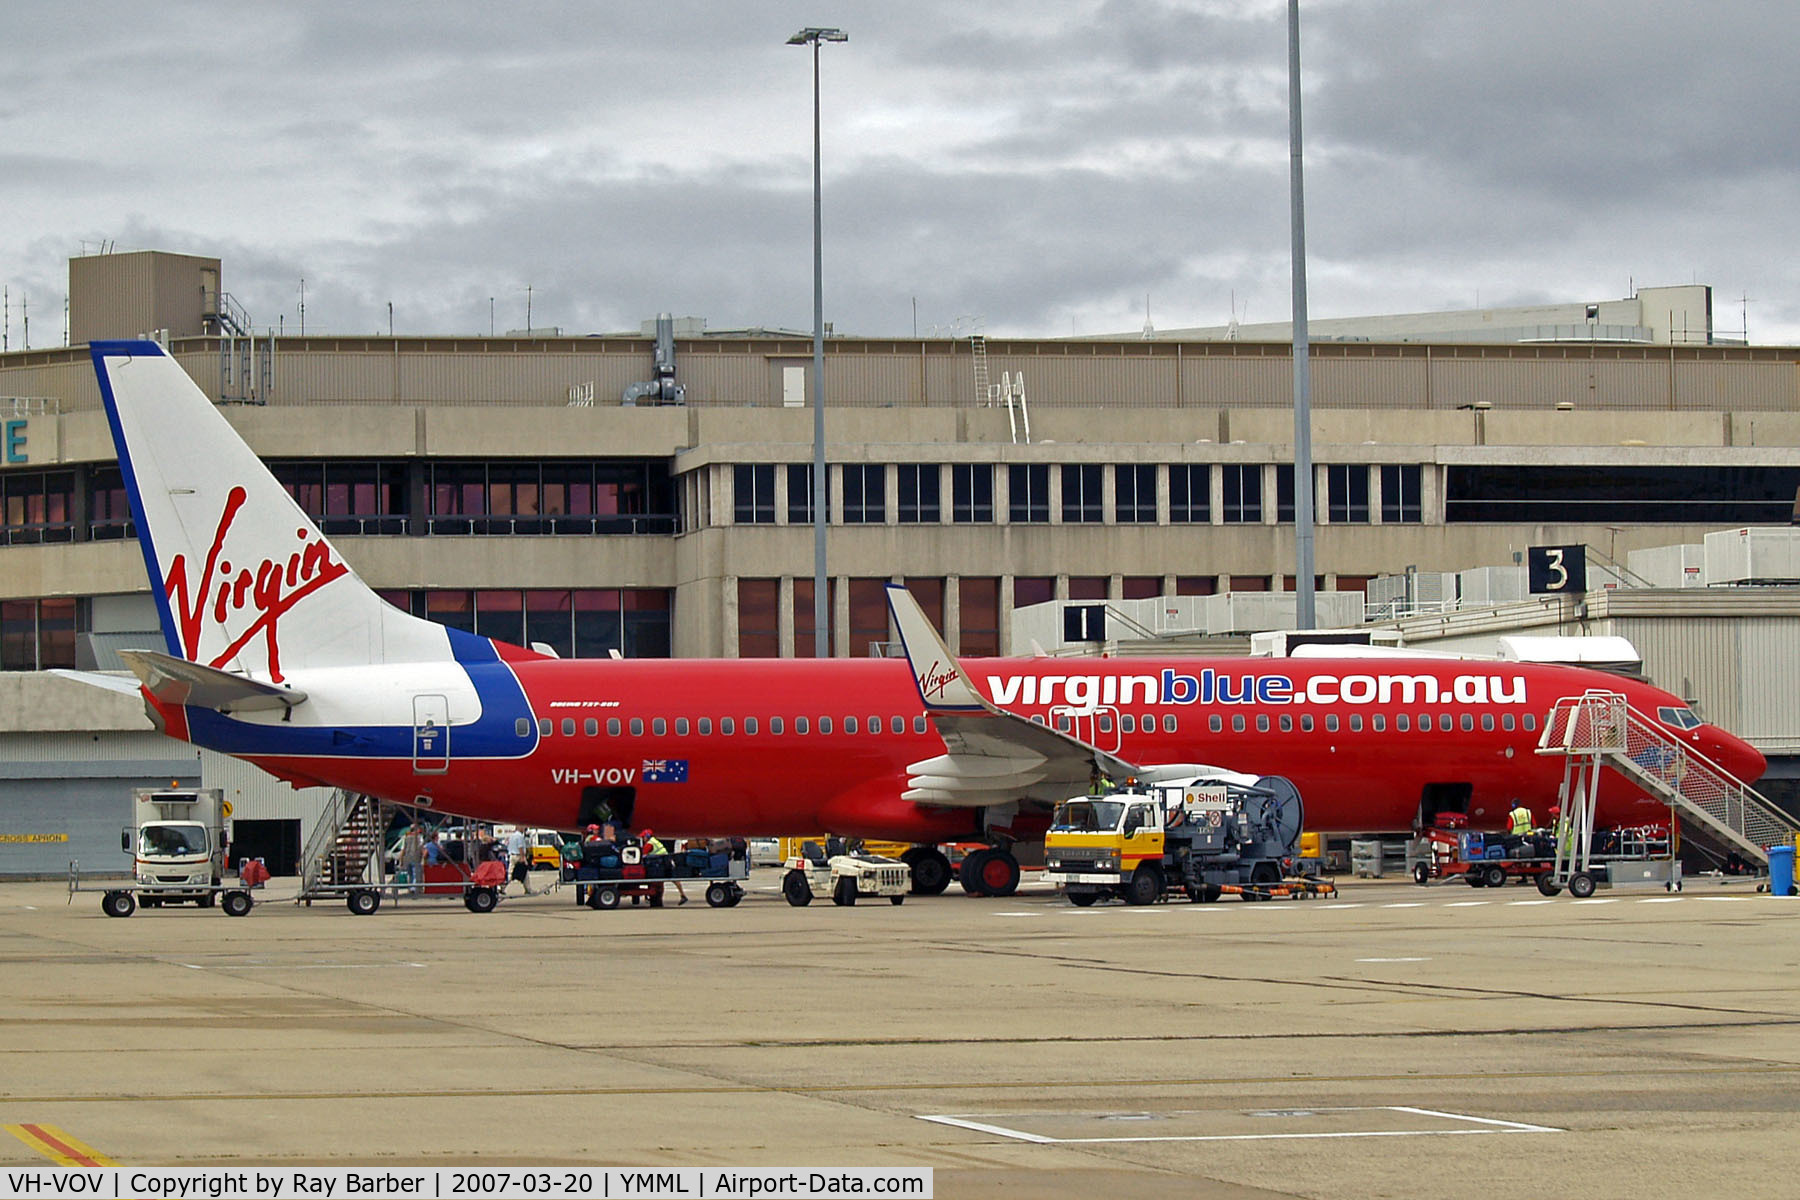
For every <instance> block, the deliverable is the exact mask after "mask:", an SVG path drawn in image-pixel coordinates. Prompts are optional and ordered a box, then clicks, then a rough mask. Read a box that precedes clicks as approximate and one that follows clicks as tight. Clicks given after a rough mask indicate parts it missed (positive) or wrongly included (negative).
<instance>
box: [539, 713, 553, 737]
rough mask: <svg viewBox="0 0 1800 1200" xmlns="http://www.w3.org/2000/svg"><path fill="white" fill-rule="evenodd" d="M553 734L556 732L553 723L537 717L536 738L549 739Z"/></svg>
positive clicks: (547, 718) (548, 719) (546, 718)
mask: <svg viewBox="0 0 1800 1200" xmlns="http://www.w3.org/2000/svg"><path fill="white" fill-rule="evenodd" d="M555 732H556V725H555V723H553V722H552V721H551V720H550V718H549V717H539V718H538V736H539V737H549V736H550V735H551V734H553V733H555Z"/></svg>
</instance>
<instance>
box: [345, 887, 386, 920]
mask: <svg viewBox="0 0 1800 1200" xmlns="http://www.w3.org/2000/svg"><path fill="white" fill-rule="evenodd" d="M344 907H346V908H348V909H349V910H350V911H351V912H353V913H355V914H356V915H357V916H359V917H366V916H368V915H369V914H370V913H372V912H374V911H375V910H376V909H378V908H380V907H381V893H380V892H372V891H370V890H368V889H367V888H358V889H356V890H355V891H354V892H351V893H350V894H349V895H348V896H346V897H344Z"/></svg>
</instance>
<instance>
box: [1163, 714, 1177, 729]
mask: <svg viewBox="0 0 1800 1200" xmlns="http://www.w3.org/2000/svg"><path fill="white" fill-rule="evenodd" d="M1176 728H1177V722H1176V720H1175V714H1174V713H1164V714H1163V732H1164V733H1174V732H1175V730H1176Z"/></svg>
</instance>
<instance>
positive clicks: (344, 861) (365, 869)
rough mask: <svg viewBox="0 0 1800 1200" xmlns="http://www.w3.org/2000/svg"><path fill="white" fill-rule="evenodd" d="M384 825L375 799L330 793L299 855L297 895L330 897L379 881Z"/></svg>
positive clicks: (379, 804)
mask: <svg viewBox="0 0 1800 1200" xmlns="http://www.w3.org/2000/svg"><path fill="white" fill-rule="evenodd" d="M385 824H386V822H385V821H384V820H383V813H382V805H381V802H380V801H378V800H376V799H375V797H373V796H365V795H362V794H361V793H358V792H348V791H345V790H344V789H343V788H338V789H336V790H335V791H333V792H332V793H331V798H330V799H329V800H327V801H326V802H325V811H324V813H323V814H321V816H320V817H319V822H318V824H317V825H315V826H313V832H312V837H311V838H309V839H308V840H307V843H306V849H305V850H304V851H302V852H301V855H300V894H301V895H302V896H311V895H318V894H330V892H331V889H334V888H342V887H344V886H345V885H348V884H356V883H369V882H372V881H374V880H378V879H379V878H380V877H381V874H382V863H381V855H382V852H383V850H384V849H385V847H384V846H383V845H382V830H383V827H384V825H385ZM371 867H372V868H373V870H371Z"/></svg>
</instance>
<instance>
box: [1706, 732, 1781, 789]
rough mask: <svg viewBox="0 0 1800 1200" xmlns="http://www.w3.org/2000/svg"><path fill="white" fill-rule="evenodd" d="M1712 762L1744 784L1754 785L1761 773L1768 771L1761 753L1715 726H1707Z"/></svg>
mask: <svg viewBox="0 0 1800 1200" xmlns="http://www.w3.org/2000/svg"><path fill="white" fill-rule="evenodd" d="M1708 728H1709V731H1710V732H1711V734H1712V737H1711V739H1710V740H1711V741H1712V743H1713V747H1712V751H1711V753H1712V757H1713V761H1715V762H1717V763H1718V764H1719V765H1720V766H1722V767H1724V768H1725V769H1726V770H1727V771H1730V772H1731V773H1732V774H1733V775H1736V776H1737V777H1738V778H1739V779H1741V780H1743V781H1744V782H1745V783H1755V782H1756V781H1757V780H1758V779H1761V778H1762V775H1763V772H1764V771H1766V770H1768V769H1769V760H1768V759H1767V758H1765V757H1764V756H1763V753H1762V751H1760V750H1758V749H1757V748H1756V747H1755V746H1752V745H1751V744H1750V743H1749V742H1746V741H1745V740H1744V739H1743V738H1741V737H1738V736H1737V735H1735V734H1730V733H1726V732H1725V731H1724V730H1723V729H1720V728H1718V727H1717V726H1709V727H1708Z"/></svg>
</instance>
